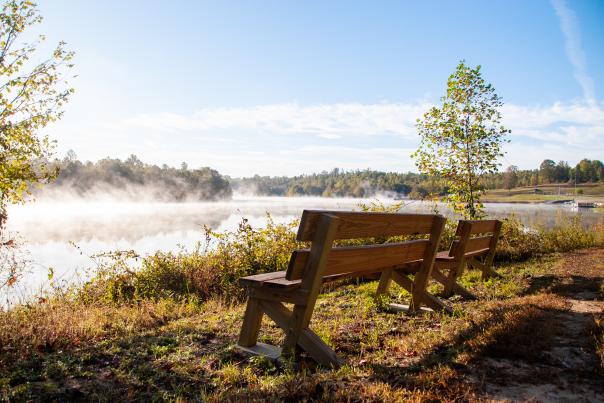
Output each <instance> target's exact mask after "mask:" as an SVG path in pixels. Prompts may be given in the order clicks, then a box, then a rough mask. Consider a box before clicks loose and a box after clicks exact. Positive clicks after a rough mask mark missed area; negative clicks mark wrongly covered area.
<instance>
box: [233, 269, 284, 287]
mask: <svg viewBox="0 0 604 403" xmlns="http://www.w3.org/2000/svg"><path fill="white" fill-rule="evenodd" d="M278 278H285V270H281V271H274V272H270V273H261V274H254V275H252V276H246V277H240V278H239V284H241V285H243V286H250V285H251V286H255V285H261V284H262V283H263V282H265V281H268V280H273V279H278Z"/></svg>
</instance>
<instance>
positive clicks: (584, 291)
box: [474, 249, 604, 402]
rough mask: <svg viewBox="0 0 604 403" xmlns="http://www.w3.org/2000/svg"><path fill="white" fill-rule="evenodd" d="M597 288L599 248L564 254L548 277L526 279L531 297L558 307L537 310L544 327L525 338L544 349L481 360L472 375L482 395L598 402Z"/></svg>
mask: <svg viewBox="0 0 604 403" xmlns="http://www.w3.org/2000/svg"><path fill="white" fill-rule="evenodd" d="M603 284H604V250H602V249H593V250H585V251H579V252H575V253H572V254H569V255H568V256H566V257H565V258H564V259H563V260H562V261H561V262H560V263H559V264H558V265H556V266H555V267H554V268H553V271H552V273H551V274H548V275H545V276H541V277H535V278H533V279H531V291H532V293H534V294H537V295H539V294H545V295H548V298H549V296H551V298H553V299H556V300H559V301H560V302H561V303H562V306H563V307H564V308H563V309H551V307H543V306H541V307H539V308H540V309H542V310H543V311H544V312H546V315H547V316H546V318H547V322H548V324H547V325H548V327H547V328H545V327H543V329H542V331H541V329H540V327H539V326H538V325H535V326H534V327H533V329H534V330H535V331H534V334H532V335H528V337H535V338H549V342H548V345H549V348H545V349H543V350H541V351H540V352H539V353H538V354H537V356H536V358H533V359H526V360H525V359H520V360H518V359H506V358H491V357H484V358H483V359H482V360H481V361H480V362H479V363H478V366H477V372H476V373H475V374H474V376H476V377H481V378H482V380H483V385H484V387H483V391H484V393H485V395H486V397H487V398H488V399H494V400H502V401H509V400H511V401H525V400H537V401H589V402H595V401H604V371H603V368H602V361H601V359H602V357H601V354H602V352H601V351H598V350H597V348H596V337H597V336H596V335H597V334H601V333H598V332H601V331H602V329H601V326H602V318H603V317H604V300H603V296H604V295H603V289H604V288H602V287H604V285H603ZM597 323H599V326H600V327H598V325H596V324H597ZM552 324H553V327H549V326H550V325H552ZM600 337H601V336H600ZM600 340H601V339H600Z"/></svg>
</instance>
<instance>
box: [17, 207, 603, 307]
mask: <svg viewBox="0 0 604 403" xmlns="http://www.w3.org/2000/svg"><path fill="white" fill-rule="evenodd" d="M371 201H375V199H369V200H367V199H344V198H342V199H336V198H333V199H332V198H312V197H300V198H290V197H242V196H237V197H234V198H233V200H231V201H227V202H202V203H152V202H148V203H132V202H117V201H104V202H89V201H82V200H77V199H72V200H67V201H66V200H61V201H49V200H46V201H45V200H42V201H37V202H34V203H29V204H26V205H22V206H12V207H11V208H10V210H9V217H10V218H9V223H8V231H9V232H10V233H12V234H17V235H18V237H19V238H20V239H21V240H22V241H23V242H24V248H25V249H26V250H27V259H28V261H29V263H28V270H27V273H26V275H25V277H24V278H23V279H22V280H21V282H20V283H19V285H18V287H16V288H15V289H13V291H12V292H11V295H10V296H9V298H10V300H11V301H13V302H15V301H16V300H23V299H27V298H29V297H31V296H32V295H36V294H38V293H39V292H40V290H41V289H43V288H45V287H47V286H48V270H49V268H53V271H54V279H55V281H59V282H63V283H70V282H74V281H82V279H83V278H85V276H86V275H87V274H89V273H90V272H91V269H94V267H95V263H94V261H93V260H92V259H91V258H90V257H89V256H90V255H93V254H96V253H99V252H106V251H114V250H130V249H132V250H135V251H136V252H137V253H139V254H140V255H146V254H150V253H153V252H155V251H157V250H163V251H176V250H179V249H180V248H187V249H192V248H193V247H194V246H195V244H196V243H197V242H200V241H201V242H203V240H204V233H203V226H204V225H205V226H208V227H210V228H212V229H214V230H218V231H221V230H227V229H228V230H232V229H235V228H237V225H238V223H239V222H240V221H241V218H242V217H245V218H247V219H248V220H249V222H250V223H251V224H252V225H253V226H262V225H264V224H265V223H266V213H267V212H269V213H270V214H271V215H272V216H273V218H274V219H275V221H277V222H285V221H289V220H292V219H294V218H298V217H300V215H301V213H302V210H303V209H338V210H351V209H354V208H357V209H358V207H357V206H358V204H359V203H369V202H371ZM380 201H382V202H384V203H387V204H388V203H394V202H395V201H394V200H389V199H386V198H380ZM439 208H440V209H441V211H443V212H446V209H445V207H444V206H440V207H439ZM430 210H431V205H429V204H426V203H421V202H417V201H408V202H405V206H404V208H403V210H402V211H404V212H429V211H430ZM487 212H488V214H489V215H491V216H494V217H505V216H508V215H510V214H515V215H516V216H518V217H519V218H520V219H521V220H522V221H523V222H524V223H525V224H527V225H529V226H546V227H551V226H554V225H556V223H557V222H559V221H560V220H562V219H564V217H576V216H577V215H579V217H581V220H582V222H583V223H584V224H585V225H592V224H595V223H602V222H604V214H602V213H601V212H598V211H595V210H593V209H592V210H590V209H585V210H582V211H577V210H573V209H571V208H570V207H568V206H560V205H546V204H507V203H501V204H488V205H487Z"/></svg>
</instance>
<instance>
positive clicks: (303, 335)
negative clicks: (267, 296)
mask: <svg viewBox="0 0 604 403" xmlns="http://www.w3.org/2000/svg"><path fill="white" fill-rule="evenodd" d="M262 310H263V311H264V312H266V314H267V315H268V316H269V317H270V318H271V319H272V320H274V321H275V323H276V324H277V325H278V326H279V327H280V328H282V329H284V330H286V329H287V328H288V326H289V325H290V323H291V318H292V316H293V312H292V311H290V310H289V309H287V308H286V307H285V306H284V305H283V304H282V303H279V302H269V301H263V302H262ZM297 344H298V345H299V346H300V347H302V349H303V350H304V351H306V352H307V353H308V355H310V356H311V357H312V358H313V359H314V360H315V361H317V362H318V363H319V364H321V365H325V366H327V367H334V368H339V367H340V366H342V365H343V361H342V360H341V359H340V358H339V357H338V356H337V354H336V353H335V351H333V350H332V349H331V348H330V347H329V346H328V345H327V344H325V343H324V342H323V340H321V338H320V337H319V336H317V335H316V334H315V333H314V332H313V331H312V330H310V329H308V328H305V329H302V330H301V331H300V333H299V334H298V337H297Z"/></svg>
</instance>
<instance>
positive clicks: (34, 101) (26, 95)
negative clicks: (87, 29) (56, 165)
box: [0, 0, 73, 235]
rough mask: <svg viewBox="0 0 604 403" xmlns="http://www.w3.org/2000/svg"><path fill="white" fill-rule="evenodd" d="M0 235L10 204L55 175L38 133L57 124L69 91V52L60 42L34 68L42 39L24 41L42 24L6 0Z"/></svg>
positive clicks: (28, 7)
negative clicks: (30, 41) (28, 32)
mask: <svg viewBox="0 0 604 403" xmlns="http://www.w3.org/2000/svg"><path fill="white" fill-rule="evenodd" d="M0 7H1V10H0V235H1V234H2V229H3V227H4V225H5V222H6V218H7V216H6V207H7V204H8V203H20V202H24V201H25V198H26V196H27V195H29V194H30V192H29V191H30V188H31V186H35V185H38V184H42V183H45V182H47V181H49V180H50V179H52V178H53V177H54V176H55V175H56V171H55V169H53V167H52V164H51V163H50V162H49V157H50V155H51V152H52V148H53V143H52V142H51V141H50V140H49V139H48V137H46V136H41V135H39V130H40V129H42V128H44V127H45V126H46V125H47V124H48V123H50V122H52V121H54V120H56V119H58V118H60V117H61V114H62V107H63V105H64V103H65V102H66V101H67V99H68V97H69V95H70V94H71V93H72V92H73V89H71V88H70V87H69V86H68V83H67V79H68V76H67V71H68V70H69V69H70V68H71V67H72V64H71V59H72V58H73V53H72V52H69V51H67V50H66V49H65V43H63V42H60V43H59V44H58V45H57V47H56V48H55V49H54V51H53V52H52V53H51V54H50V55H49V57H48V58H46V59H44V60H43V61H42V62H41V63H33V60H32V56H34V55H35V54H36V50H37V48H38V46H39V45H40V43H41V42H42V41H43V40H44V39H45V38H44V36H40V37H39V38H38V40H37V41H35V42H33V43H28V42H23V41H21V39H22V34H23V33H24V32H25V31H26V30H27V29H28V28H29V27H31V26H32V25H34V24H38V23H40V22H41V21H42V17H41V16H40V14H39V13H38V9H37V8H36V5H35V4H34V3H32V2H31V1H27V0H8V1H5V2H4V4H3V5H1V6H0Z"/></svg>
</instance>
